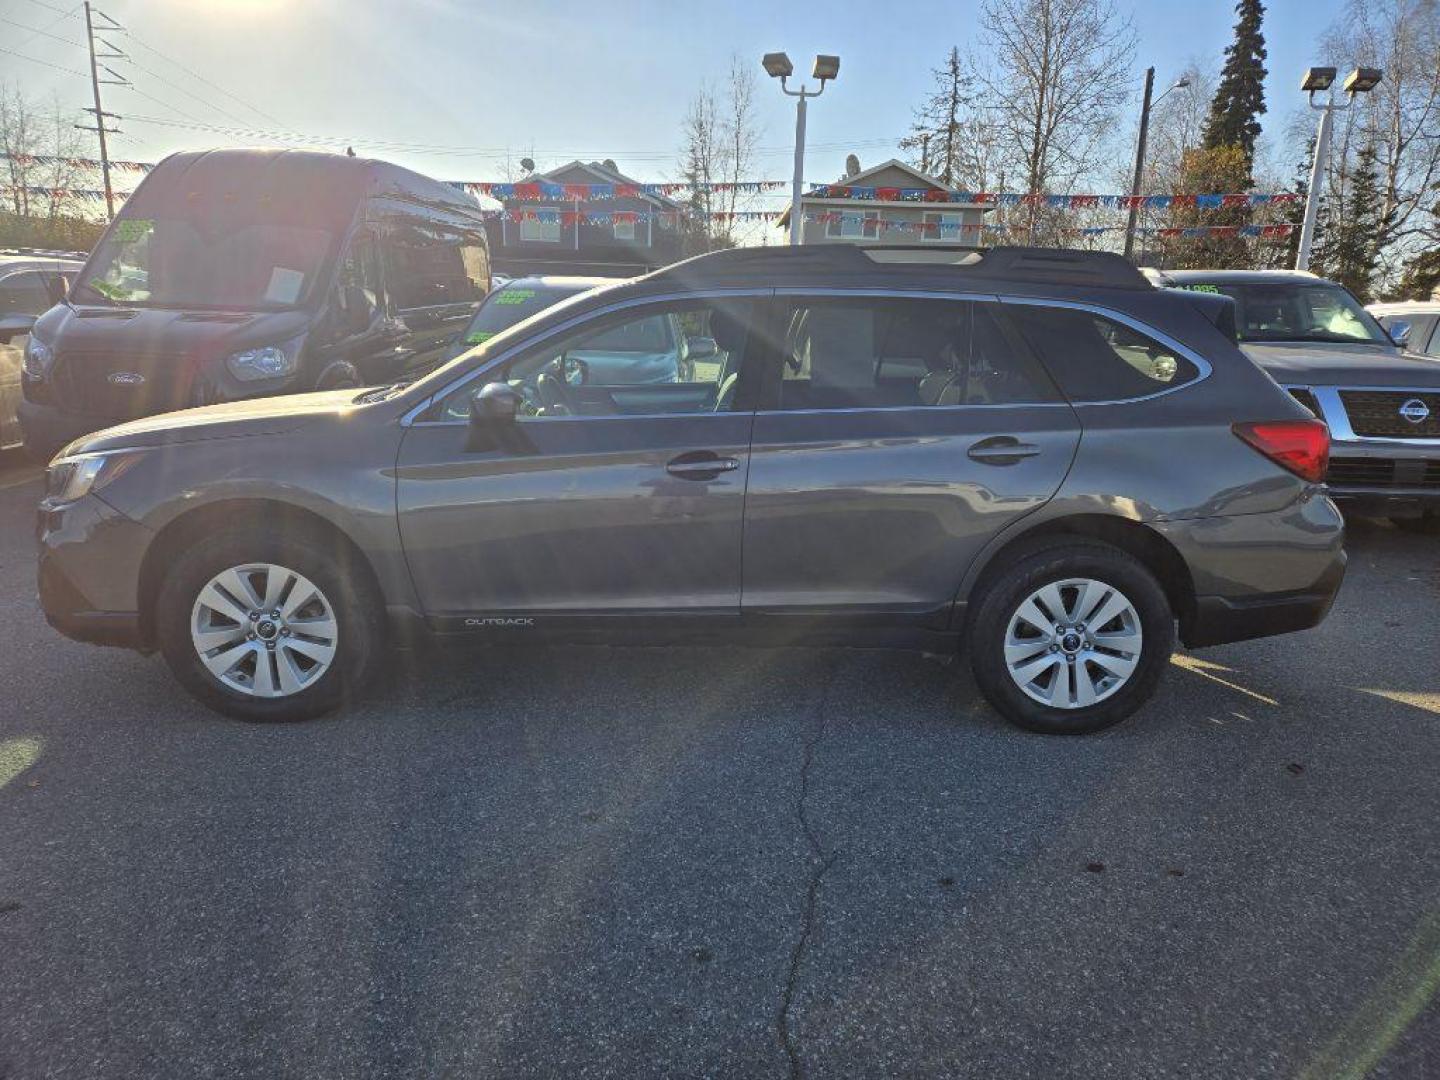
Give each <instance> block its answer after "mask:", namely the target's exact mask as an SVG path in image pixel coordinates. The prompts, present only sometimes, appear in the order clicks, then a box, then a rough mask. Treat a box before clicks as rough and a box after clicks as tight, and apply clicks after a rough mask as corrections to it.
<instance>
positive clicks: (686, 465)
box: [665, 450, 740, 480]
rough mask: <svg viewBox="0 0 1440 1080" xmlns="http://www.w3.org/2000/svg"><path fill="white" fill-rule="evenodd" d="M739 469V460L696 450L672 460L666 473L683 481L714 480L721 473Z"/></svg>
mask: <svg viewBox="0 0 1440 1080" xmlns="http://www.w3.org/2000/svg"><path fill="white" fill-rule="evenodd" d="M739 467H740V459H739V458H733V457H721V456H720V455H719V454H716V453H713V452H711V451H709V450H694V451H692V452H690V453H688V454H681V455H680V456H679V457H677V458H671V459H670V461H669V462H668V463H667V464H666V466H665V471H666V472H668V473H669V474H670V475H671V476H678V477H679V478H680V479H681V480H714V479H715V478H716V477H717V476H719V475H720V474H721V473H725V472H734V471H735V470H736V469H738V468H739Z"/></svg>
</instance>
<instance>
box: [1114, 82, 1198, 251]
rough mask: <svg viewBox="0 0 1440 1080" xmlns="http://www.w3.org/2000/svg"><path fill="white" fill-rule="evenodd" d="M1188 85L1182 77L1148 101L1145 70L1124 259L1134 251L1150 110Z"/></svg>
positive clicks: (1149, 86) (1149, 85)
mask: <svg viewBox="0 0 1440 1080" xmlns="http://www.w3.org/2000/svg"><path fill="white" fill-rule="evenodd" d="M1189 85H1190V79H1189V78H1188V77H1187V76H1184V75H1182V76H1181V77H1180V78H1178V79H1176V80H1175V81H1174V82H1173V83H1171V84H1170V85H1169V86H1167V87H1166V88H1165V90H1164V91H1163V92H1162V93H1161V94H1160V96H1159V97H1158V98H1156V99H1155V100H1154V101H1151V100H1150V92H1151V91H1152V90H1154V89H1155V69H1154V68H1153V67H1150V68H1146V69H1145V97H1144V100H1143V101H1142V103H1141V105H1140V137H1139V138H1138V139H1137V140H1136V141H1135V177H1134V179H1133V180H1132V181H1131V182H1130V216H1129V218H1128V219H1127V220H1126V223H1125V258H1127V259H1128V258H1130V254H1131V252H1133V251H1134V250H1135V223H1136V220H1137V219H1138V218H1139V216H1140V207H1139V206H1138V205H1136V203H1135V200H1136V198H1138V197H1139V195H1140V174H1141V173H1142V172H1143V171H1144V169H1145V143H1146V140H1147V139H1148V138H1149V135H1150V110H1151V109H1152V108H1153V107H1154V106H1156V105H1159V104H1160V102H1162V101H1164V100H1165V95H1166V94H1168V93H1170V91H1171V90H1181V89H1184V88H1185V87H1187V86H1189Z"/></svg>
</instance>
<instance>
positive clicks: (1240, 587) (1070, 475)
mask: <svg viewBox="0 0 1440 1080" xmlns="http://www.w3.org/2000/svg"><path fill="white" fill-rule="evenodd" d="M657 318H661V319H663V320H664V321H665V322H666V323H667V324H668V325H673V326H677V327H679V328H680V330H681V332H682V333H683V334H684V335H685V337H686V338H687V341H688V343H689V353H690V355H691V356H692V357H695V358H696V359H695V362H694V363H693V365H691V366H690V368H689V369H688V370H684V371H677V372H676V374H675V376H674V378H673V379H672V380H670V381H659V382H657V381H654V380H652V379H645V380H630V379H628V378H627V377H626V375H625V372H626V371H630V370H637V367H636V366H635V365H629V364H621V363H609V362H607V363H605V364H603V365H601V364H597V363H596V361H595V357H596V356H597V355H606V356H609V355H611V354H614V353H630V352H633V353H636V354H641V355H643V354H645V353H646V352H647V350H648V351H649V352H655V351H656V350H658V349H659V348H660V347H661V343H658V342H657V341H655V340H652V339H653V338H654V337H655V335H654V333H653V328H654V326H655V325H656V324H657ZM1328 443H1329V437H1328V433H1327V431H1326V428H1325V425H1324V424H1322V423H1321V422H1319V421H1318V420H1316V419H1315V418H1314V417H1313V416H1312V415H1311V414H1310V412H1309V411H1308V410H1306V409H1305V408H1304V407H1303V406H1302V405H1301V404H1300V403H1299V402H1297V401H1296V400H1295V399H1294V398H1293V397H1291V396H1290V395H1289V394H1287V393H1286V392H1284V391H1283V390H1282V389H1281V388H1280V387H1279V386H1277V385H1276V384H1275V382H1273V381H1272V380H1271V379H1270V378H1269V377H1268V376H1266V375H1265V374H1263V373H1262V372H1261V371H1260V370H1259V369H1258V368H1256V366H1255V365H1254V364H1253V363H1251V362H1250V361H1249V360H1248V359H1247V358H1246V357H1245V355H1244V354H1243V353H1242V352H1241V351H1240V349H1239V347H1238V346H1237V344H1236V341H1235V324H1234V305H1233V303H1231V302H1230V301H1229V300H1226V299H1224V298H1222V297H1215V296H1206V295H1202V294H1191V293H1182V292H1177V291H1174V290H1166V289H1157V288H1155V287H1153V286H1152V285H1151V284H1150V283H1149V282H1148V281H1147V280H1146V279H1145V278H1144V277H1143V276H1142V275H1141V274H1140V273H1138V272H1137V271H1136V270H1135V269H1133V268H1132V267H1131V266H1130V265H1129V264H1128V263H1126V262H1125V261H1124V260H1122V259H1120V258H1119V257H1117V256H1113V255H1108V254H1103V253H1089V252H1071V251H1054V250H1038V249H1025V248H996V249H994V250H991V251H988V252H985V253H983V254H982V253H976V252H966V251H961V250H946V249H942V248H938V247H935V248H931V247H926V248H923V249H914V248H905V249H899V248H886V247H880V246H875V247H863V248H862V247H858V246H834V247H821V246H816V247H800V248H789V249H780V250H774V249H741V250H734V251H726V252H719V253H716V254H712V255H706V256H701V257H699V258H696V259H692V260H689V261H687V262H682V263H678V264H676V265H674V266H671V267H668V268H666V269H664V270H661V271H659V272H657V273H653V274H650V275H649V276H647V277H643V278H638V279H634V280H632V281H628V282H625V283H622V284H617V285H614V286H610V287H606V288H600V289H596V290H593V291H589V292H586V293H582V294H580V295H578V296H575V297H572V298H571V299H569V300H566V301H563V302H561V303H559V304H556V305H555V306H553V307H551V308H549V309H548V310H546V311H544V312H542V313H540V314H538V315H536V316H535V317H533V318H530V319H527V320H524V321H522V322H520V323H518V324H517V325H515V326H513V327H511V328H510V329H508V330H506V331H504V332H503V333H500V334H497V335H496V336H495V337H492V338H489V339H488V340H486V341H485V342H484V343H483V344H481V345H479V346H477V347H476V348H474V349H472V350H471V351H469V352H466V353H464V354H463V355H461V356H460V357H458V358H456V359H455V360H453V361H451V362H450V363H449V364H448V365H446V366H444V367H442V368H440V369H438V370H437V371H435V372H434V373H432V374H430V375H427V376H426V377H425V378H423V379H420V380H419V381H417V382H413V383H410V384H408V385H396V386H390V387H382V388H376V389H371V390H367V391H364V392H359V393H357V392H356V391H354V390H349V391H339V392H330V393H318V394H305V395H298V396H291V397H285V398H277V399H273V400H268V401H264V400H262V401H243V402H236V403H232V404H228V405H218V406H210V407H206V408H200V409H192V410H188V411H184V412H178V413H172V414H170V415H166V416H158V417H151V418H148V419H145V420H140V421H135V422H133V423H128V424H124V425H122V426H120V427H115V428H111V429H109V430H107V431H103V432H100V433H99V434H96V435H91V436H88V437H86V438H84V439H81V440H79V441H77V442H75V443H72V444H71V445H70V446H69V447H67V448H66V449H65V450H63V451H62V452H61V454H60V455H59V456H58V457H57V458H56V459H55V460H54V461H53V462H52V463H51V465H50V470H49V491H48V495H47V496H46V498H45V499H44V501H43V503H42V505H41V507H40V511H39V539H40V559H39V564H40V565H39V575H40V593H41V599H42V603H43V606H44V609H45V611H46V614H47V616H48V618H49V619H50V621H51V623H52V624H53V625H54V626H55V627H56V628H57V629H59V630H60V631H61V632H62V633H65V634H67V635H69V636H71V637H74V638H78V639H81V640H85V641H92V642H99V643H105V644H112V645H122V646H127V647H130V648H136V649H141V650H152V649H158V650H159V651H160V652H161V653H162V654H163V655H164V657H165V659H166V661H167V662H168V664H169V666H170V668H171V670H172V671H173V672H174V674H175V676H176V677H177V678H178V679H179V680H180V681H181V682H182V683H183V684H184V685H185V686H186V687H188V688H189V689H190V690H191V691H192V692H193V693H194V694H195V695H196V696H197V697H198V698H199V699H200V700H202V701H203V702H205V703H206V704H208V705H210V706H212V707H213V708H215V709H217V710H219V711H221V712H223V713H226V714H229V715H231V716H235V717H241V718H245V719H256V720H295V719H302V718H306V717H312V716H316V715H318V714H320V713H323V712H326V711H327V710H330V709H333V708H335V707H336V706H337V705H340V704H341V703H343V702H344V701H345V700H346V699H347V698H349V697H351V696H353V695H355V694H357V693H359V692H360V690H361V687H362V686H363V684H364V680H365V678H366V676H367V674H370V673H372V672H373V671H374V670H375V669H376V668H377V667H378V666H379V665H380V662H381V659H382V649H383V648H384V647H385V646H386V645H387V644H394V645H400V646H409V647H412V648H413V647H415V646H416V645H417V643H424V642H425V641H427V640H433V639H434V638H436V637H449V638H467V637H468V638H473V639H479V640H482V641H504V642H517V641H541V640H554V639H557V638H560V639H571V640H582V641H588V640H627V641H631V640H637V639H640V640H651V641H661V642H679V641H712V640H728V639H734V638H742V639H744V640H748V641H752V642H754V641H759V642H774V643H784V644H794V643H801V642H813V643H823V644H846V643H848V644H865V645H875V644H883V645H891V646H895V645H898V646H906V647H913V648H919V649H925V650H929V651H936V652H946V651H951V650H955V649H957V648H960V647H962V646H963V647H964V648H965V649H966V650H967V651H968V655H969V658H970V663H971V664H972V666H973V668H974V672H975V676H976V678H977V680H978V683H979V686H980V688H981V689H982V690H983V692H984V693H985V695H986V697H987V698H988V699H989V700H990V701H991V702H992V703H993V705H994V706H995V707H996V709H998V710H999V711H1000V712H1001V713H1003V714H1004V715H1005V716H1006V717H1008V718H1009V719H1010V720H1012V721H1014V722H1015V723H1017V724H1020V725H1022V726H1024V727H1027V728H1031V729H1034V730H1038V731H1044V732H1057V733H1073V732H1086V731H1094V730H1097V729H1099V728H1103V727H1106V726H1107V725H1110V724H1113V723H1115V722H1117V721H1119V720H1120V719H1122V718H1123V717H1125V716H1126V715H1128V714H1129V713H1131V712H1133V711H1134V710H1135V709H1136V708H1137V707H1138V706H1140V705H1141V704H1142V703H1143V702H1144V701H1145V700H1146V699H1148V698H1149V697H1150V696H1151V694H1152V693H1153V692H1154V691H1155V688H1156V685H1157V684H1158V683H1159V681H1160V679H1161V676H1162V675H1163V674H1164V672H1165V671H1166V669H1167V666H1168V663H1169V660H1170V655H1171V652H1172V650H1173V648H1174V644H1175V640H1176V636H1177V628H1178V636H1179V638H1180V640H1182V641H1183V642H1185V643H1186V644H1187V645H1189V646H1192V647H1199V646H1204V645H1212V644H1217V643H1220V642H1231V641H1237V640H1240V639H1244V638H1251V637H1257V636H1260V635H1265V634H1277V633H1283V632H1286V631H1292V630H1302V629H1304V628H1306V627H1310V626H1314V625H1315V624H1316V623H1318V622H1319V621H1320V620H1321V619H1322V618H1323V617H1324V616H1325V613H1326V611H1327V610H1328V609H1329V607H1330V604H1331V601H1332V599H1333V598H1334V595H1335V592H1336V589H1337V588H1338V587H1339V585H1340V581H1341V577H1342V575H1343V572H1344V566H1345V556H1344V553H1343V550H1342V546H1341V545H1342V535H1343V534H1342V524H1341V518H1340V515H1339V514H1338V513H1337V511H1336V508H1335V506H1334V504H1333V503H1332V502H1331V501H1330V499H1329V497H1328V496H1327V494H1326V491H1325V487H1324V485H1323V484H1322V482H1321V480H1322V477H1323V475H1324V471H1325V465H1326V453H1327V448H1328ZM526 692H527V693H529V692H531V691H530V690H529V689H528V688H527V690H526Z"/></svg>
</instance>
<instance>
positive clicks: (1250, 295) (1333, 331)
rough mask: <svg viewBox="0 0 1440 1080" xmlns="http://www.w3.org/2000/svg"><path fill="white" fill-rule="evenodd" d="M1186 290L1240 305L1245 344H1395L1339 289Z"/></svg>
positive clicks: (1189, 285)
mask: <svg viewBox="0 0 1440 1080" xmlns="http://www.w3.org/2000/svg"><path fill="white" fill-rule="evenodd" d="M1180 287H1181V288H1183V289H1189V290H1190V291H1192V292H1212V293H1222V294H1224V295H1225V296H1228V297H1230V298H1231V299H1232V300H1234V301H1235V307H1236V312H1235V314H1236V322H1237V323H1238V325H1239V330H1240V340H1241V341H1252V342H1264V341H1337V342H1364V343H1367V344H1374V345H1389V344H1390V343H1391V342H1390V339H1389V338H1388V337H1387V336H1386V334H1385V332H1384V331H1383V330H1381V329H1380V324H1379V323H1377V322H1376V321H1375V320H1374V319H1373V318H1371V317H1370V315H1369V314H1368V313H1367V312H1366V311H1365V309H1364V308H1363V307H1361V306H1360V304H1359V302H1358V301H1357V300H1356V299H1355V298H1354V297H1353V296H1351V295H1350V294H1349V293H1348V292H1346V291H1345V290H1344V289H1341V288H1338V287H1337V286H1334V285H1327V284H1324V283H1321V282H1317V283H1315V284H1313V285H1312V284H1309V283H1295V282H1274V283H1253V284H1252V283H1236V282H1215V283H1213V284H1211V283H1205V282H1195V281H1187V282H1185V283H1184V284H1183V285H1181V286H1180Z"/></svg>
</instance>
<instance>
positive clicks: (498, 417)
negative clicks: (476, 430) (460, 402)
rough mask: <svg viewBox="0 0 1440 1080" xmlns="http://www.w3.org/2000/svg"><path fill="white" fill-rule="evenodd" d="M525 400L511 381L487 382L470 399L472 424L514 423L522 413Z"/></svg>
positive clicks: (491, 425)
mask: <svg viewBox="0 0 1440 1080" xmlns="http://www.w3.org/2000/svg"><path fill="white" fill-rule="evenodd" d="M523 400H524V399H523V398H521V396H520V391H518V390H516V389H515V388H514V387H513V386H511V385H510V384H509V383H503V382H492V383H486V384H485V385H484V386H482V387H481V388H480V392H479V393H478V394H476V395H475V396H474V397H472V398H471V399H470V425H471V426H472V427H475V426H480V427H498V426H504V425H510V424H513V423H515V418H516V417H517V416H519V415H520V405H521V403H522V401H523Z"/></svg>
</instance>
